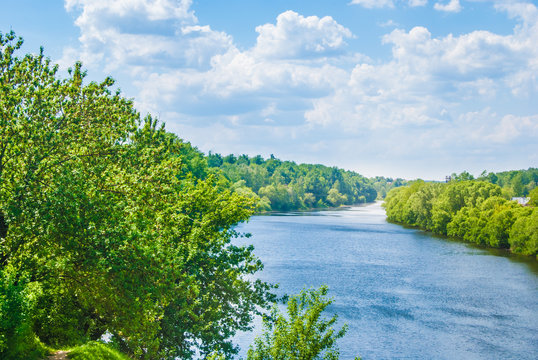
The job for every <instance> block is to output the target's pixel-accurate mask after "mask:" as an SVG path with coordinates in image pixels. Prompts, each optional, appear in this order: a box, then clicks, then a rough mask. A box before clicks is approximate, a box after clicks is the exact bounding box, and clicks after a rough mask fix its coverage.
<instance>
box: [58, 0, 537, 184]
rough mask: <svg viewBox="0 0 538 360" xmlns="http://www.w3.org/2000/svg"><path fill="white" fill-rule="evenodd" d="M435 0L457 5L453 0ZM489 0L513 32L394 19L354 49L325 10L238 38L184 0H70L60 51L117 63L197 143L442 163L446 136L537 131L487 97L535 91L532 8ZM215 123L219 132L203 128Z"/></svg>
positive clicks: (511, 146)
mask: <svg viewBox="0 0 538 360" xmlns="http://www.w3.org/2000/svg"><path fill="white" fill-rule="evenodd" d="M351 3H352V4H358V5H361V6H365V7H374V6H378V7H381V6H383V7H390V6H394V5H395V4H396V3H397V2H395V1H375V2H373V1H367V0H364V1H363V0H354V1H352V2H351ZM401 3H403V4H406V5H408V6H410V7H413V6H423V5H425V4H426V3H427V1H423V0H409V1H405V2H404V1H402V2H401ZM435 6H436V8H439V7H444V11H448V10H447V9H448V8H454V9H455V8H457V7H459V8H460V9H461V6H460V5H459V2H458V1H450V2H448V3H446V4H445V5H441V4H440V3H437V4H435ZM494 6H495V8H496V9H498V10H499V11H502V12H505V13H506V14H508V15H509V16H510V17H513V18H514V19H515V21H516V22H517V26H516V27H515V28H514V31H513V33H511V34H508V35H499V34H496V33H494V32H491V31H472V32H469V33H466V34H461V35H457V36H456V35H452V34H449V35H446V36H434V35H433V34H432V33H431V32H430V31H429V30H428V29H427V28H425V27H421V26H416V27H413V28H411V29H408V30H404V29H401V28H397V29H394V30H392V31H390V32H389V33H387V34H386V35H385V36H383V38H382V42H383V44H385V46H388V47H390V49H391V50H392V56H391V57H390V59H389V60H386V61H381V60H377V61H376V60H371V59H368V58H367V57H365V56H362V55H360V54H354V53H350V52H349V49H348V46H347V44H346V40H348V39H350V38H352V37H353V36H354V35H353V34H352V33H351V31H350V30H349V29H347V28H346V27H344V26H343V25H341V24H339V23H338V22H337V21H336V20H335V19H334V18H332V17H330V16H325V17H317V16H304V15H301V14H299V13H296V12H293V11H286V12H283V13H281V14H280V15H278V16H277V17H276V19H275V21H274V22H273V23H268V24H262V25H260V26H258V27H257V28H256V29H255V31H256V32H257V33H258V36H257V39H256V43H255V44H254V45H253V46H252V47H251V48H247V49H240V48H238V47H237V46H236V45H235V44H234V40H233V38H232V37H231V36H230V35H228V34H226V33H224V32H219V31H215V30H213V29H212V28H211V27H210V26H209V25H206V24H199V22H198V19H197V18H196V16H195V14H194V12H193V11H192V9H191V1H187V0H183V1H179V0H177V1H173V0H133V1H123V0H116V1H105V0H94V1H90V0H66V8H68V9H70V11H73V12H76V11H78V12H79V15H78V17H77V20H76V24H77V26H79V28H80V31H81V36H80V48H70V49H66V51H65V54H64V60H65V59H71V58H73V59H74V58H75V57H76V58H80V57H81V56H82V58H83V60H85V62H86V64H87V65H88V66H94V67H95V68H102V67H106V69H110V70H111V71H114V74H120V76H121V75H122V74H124V75H125V76H126V77H128V78H129V79H130V81H132V83H133V84H134V87H135V91H133V95H135V99H136V101H137V107H138V108H139V109H140V110H142V111H150V112H152V113H155V114H160V115H161V116H162V117H163V118H164V119H165V120H167V122H168V124H169V128H170V129H172V130H176V131H179V132H188V136H187V137H188V138H189V140H191V141H192V142H193V143H195V144H198V145H199V146H200V147H201V148H202V149H203V150H206V151H207V150H216V151H236V152H242V153H243V152H249V151H251V152H252V153H256V152H263V151H265V150H267V152H268V153H271V152H274V149H275V148H279V149H288V150H289V151H297V152H298V153H297V154H298V155H297V156H298V157H297V158H295V157H294V156H292V157H294V158H295V159H296V160H299V161H315V162H318V161H317V160H316V159H315V158H313V159H309V158H308V157H307V156H306V155H305V156H304V157H301V155H300V154H301V151H302V152H303V153H304V151H306V150H305V149H310V150H309V151H312V152H313V153H312V156H313V157H322V156H324V155H323V154H324V153H327V154H328V155H327V156H338V155H334V154H333V155H331V154H330V152H335V151H338V152H342V153H344V152H349V153H360V154H361V159H360V160H361V161H365V162H366V161H371V162H372V164H370V165H371V166H374V165H375V164H374V163H375V161H379V160H380V159H381V158H385V159H390V158H394V159H403V157H404V156H408V157H412V156H416V154H424V153H427V154H431V156H432V157H435V156H436V157H437V158H435V159H434V158H432V160H431V161H432V162H435V163H438V162H439V157H442V156H445V155H446V154H447V153H448V152H450V151H453V150H452V149H454V148H455V147H459V148H461V149H466V150H468V151H470V152H473V151H474V152H476V153H477V154H478V153H481V154H483V153H488V154H489V153H491V154H493V153H495V152H496V151H497V152H498V151H499V147H500V146H501V147H502V146H504V147H503V148H502V149H503V150H502V151H503V152H505V153H509V152H510V151H520V150H521V149H522V148H521V146H524V145H521V144H529V143H531V142H532V141H534V144H535V140H532V139H535V138H536V136H538V125H537V124H538V118H537V117H536V115H529V116H524V115H516V114H517V113H518V108H517V106H516V105H508V106H505V107H504V108H503V107H501V106H498V107H497V106H496V103H499V102H505V103H506V102H514V103H515V102H517V101H524V100H521V99H533V98H535V97H536V95H538V60H537V59H538V48H536V46H535V44H536V43H538V10H537V8H536V6H534V5H532V4H529V3H526V4H523V3H516V2H509V3H505V2H498V3H495V5H494ZM438 10H441V9H438ZM387 25H389V26H392V27H399V25H398V24H395V23H388V24H387ZM253 31H254V29H253ZM387 31H389V30H387ZM357 35H359V36H360V35H361V34H357ZM92 64H93V65H92ZM132 79H135V80H132ZM528 101H530V100H527V102H528ZM492 104H493V105H492ZM519 114H522V113H521V112H519ZM214 131H216V132H217V133H218V134H226V138H223V137H222V136H208V135H207V134H208V133H210V132H211V133H213V132H214ZM268 138H269V139H270V140H269V141H267V143H266V144H265V145H264V141H266V139H268ZM239 142H241V146H242V147H241V148H239V147H238V146H239V145H238V143H239ZM243 146H244V147H243ZM219 147H220V148H219ZM271 148H272V149H271ZM222 149H226V150H222ZM518 149H519V150H518ZM461 151H463V150H461ZM277 155H278V154H277ZM281 156H282V155H281ZM446 156H448V155H446ZM458 156H459V157H457V156H456V158H458V159H462V158H467V157H469V156H470V155H469V154H468V153H461V154H459V155H458ZM400 157H401V158H400ZM370 158H371V159H373V160H369V159H370ZM479 158H480V156H479V155H477V158H476V159H477V162H478V161H479ZM408 159H409V158H408ZM350 161H351V160H350ZM356 161H357V160H356ZM492 161H494V158H493V160H492ZM402 163H403V162H402ZM333 164H334V162H333ZM338 165H340V166H346V167H348V168H353V166H352V164H351V163H350V162H348V163H345V162H341V163H339V164H338ZM395 166H396V165H395ZM445 166H446V165H445ZM514 166H515V165H514ZM358 170H360V169H358ZM372 175H373V174H372Z"/></svg>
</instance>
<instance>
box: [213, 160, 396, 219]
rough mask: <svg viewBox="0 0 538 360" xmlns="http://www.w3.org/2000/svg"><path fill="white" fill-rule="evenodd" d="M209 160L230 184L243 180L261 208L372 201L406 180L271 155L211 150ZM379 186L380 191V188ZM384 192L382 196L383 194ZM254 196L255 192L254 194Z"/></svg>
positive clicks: (335, 204) (278, 208) (282, 208)
mask: <svg viewBox="0 0 538 360" xmlns="http://www.w3.org/2000/svg"><path fill="white" fill-rule="evenodd" d="M207 162H208V164H209V165H210V167H211V168H212V169H214V170H217V169H218V170H220V171H221V172H222V174H223V175H224V176H225V177H226V178H227V179H228V180H229V182H230V183H232V184H234V186H236V185H235V184H238V182H241V184H242V186H241V187H240V189H241V190H240V191H243V192H244V191H245V190H243V188H248V189H250V190H251V191H252V193H253V194H254V195H256V196H251V197H252V198H253V199H255V200H256V201H258V202H259V204H258V210H259V211H264V210H276V211H289V210H298V209H311V208H324V207H329V206H331V207H338V206H340V205H351V204H358V203H365V202H372V201H374V200H376V198H378V195H379V196H384V194H385V193H386V192H387V191H388V190H389V189H391V188H393V187H397V186H401V185H403V184H404V181H403V180H401V179H397V180H393V179H387V178H383V177H377V178H375V179H367V178H365V177H363V176H361V175H359V174H357V173H355V172H353V171H345V170H342V169H338V168H336V167H327V166H324V165H310V164H296V163H294V162H291V161H282V160H280V159H277V158H275V157H274V156H271V157H270V158H269V159H267V160H265V159H263V157H261V156H260V155H257V156H254V157H248V156H247V155H244V154H243V155H239V156H235V155H227V156H224V157H223V156H221V155H220V154H215V153H211V152H210V153H209V154H208V156H207ZM378 189H379V190H378ZM381 192H382V194H383V195H380V194H381ZM251 195H252V194H251Z"/></svg>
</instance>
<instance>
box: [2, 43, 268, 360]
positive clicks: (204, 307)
mask: <svg viewBox="0 0 538 360" xmlns="http://www.w3.org/2000/svg"><path fill="white" fill-rule="evenodd" d="M21 44H22V40H20V39H17V38H16V37H15V35H14V34H13V33H9V34H7V35H2V34H0V50H1V51H0V84H1V85H0V184H1V186H0V225H1V226H0V228H1V229H0V230H1V234H0V237H1V238H2V241H1V242H0V266H1V270H2V271H3V272H5V269H8V268H12V269H14V272H13V275H10V276H12V277H10V279H14V280H10V281H11V283H13V284H18V283H23V279H25V276H27V277H28V281H29V283H31V284H37V285H38V286H37V285H36V286H35V287H33V286H32V287H30V288H28V289H34V290H35V289H37V288H39V293H38V292H37V290H36V291H34V292H33V294H32V295H31V296H30V298H32V299H33V298H34V297H35V303H36V304H37V305H36V306H35V307H27V309H33V310H32V311H33V314H32V316H25V317H24V319H23V321H22V320H21V321H22V323H24V324H26V323H27V320H28V319H31V322H32V324H31V328H32V329H33V331H34V332H35V334H36V335H38V336H39V337H40V339H41V340H43V341H44V342H45V343H48V344H58V345H60V344H63V345H71V344H73V343H80V342H84V341H87V340H89V339H96V338H99V337H100V336H101V335H102V334H103V333H104V332H105V331H108V332H110V333H111V334H112V336H113V339H114V341H115V343H116V344H117V346H119V347H120V348H121V349H122V350H123V351H124V352H126V353H128V354H130V355H131V356H134V357H138V358H145V359H153V358H175V357H178V356H179V357H182V358H190V357H192V355H193V354H194V352H195V348H198V350H199V351H200V353H201V354H202V355H204V354H209V353H210V352H212V351H214V350H215V349H217V350H221V351H222V352H223V353H224V354H226V355H227V356H230V355H231V354H233V353H235V352H236V349H235V348H234V346H233V345H232V344H231V340H230V338H231V337H232V336H233V335H234V333H235V332H236V331H237V330H247V329H249V328H250V320H251V319H252V316H253V315H254V314H256V313H259V312H260V311H261V310H263V309H264V308H266V307H267V306H268V304H269V301H270V300H272V299H273V296H272V295H271V294H270V292H269V290H270V286H269V285H268V284H266V283H263V282H260V281H255V280H250V279H252V277H249V276H250V275H252V274H253V273H255V272H256V271H258V270H260V269H261V268H262V264H261V262H260V261H259V260H258V259H256V258H255V257H254V255H253V254H252V250H253V249H252V247H237V246H234V245H232V244H231V239H232V238H234V237H236V236H239V235H240V234H238V233H236V232H235V230H234V226H235V225H236V224H237V223H238V222H241V221H244V220H246V219H248V217H249V216H250V215H251V214H252V212H253V206H254V203H253V201H252V200H251V199H249V198H247V197H244V196H241V195H239V194H237V193H232V192H230V191H229V190H226V189H223V188H222V186H220V185H219V184H220V180H219V179H218V176H216V175H209V174H210V172H209V171H208V169H207V162H206V160H205V159H204V158H203V157H202V156H201V155H200V153H199V152H198V151H197V150H196V149H195V148H193V147H192V146H190V144H187V143H185V142H183V141H181V140H180V139H179V138H177V137H176V136H175V135H172V134H169V133H167V132H166V131H165V129H164V126H159V125H158V122H157V121H156V120H155V119H153V118H151V117H147V118H146V119H144V120H141V119H140V116H139V114H138V112H137V111H136V110H135V109H134V107H133V103H132V101H131V100H129V99H125V98H123V97H122V96H121V94H120V93H119V91H115V92H114V91H112V90H111V88H112V86H113V84H114V82H113V80H112V79H110V78H107V79H105V80H104V81H103V82H101V83H94V82H92V83H89V84H87V85H86V84H84V78H85V72H84V71H82V67H81V65H80V64H78V63H77V64H76V65H75V66H74V68H73V69H71V70H70V72H69V77H68V78H66V79H59V78H58V77H57V74H56V73H57V68H56V67H55V66H52V65H51V64H50V61H49V60H48V59H46V58H45V57H44V55H43V51H41V52H40V53H39V54H38V55H26V56H24V57H23V58H18V57H16V56H15V55H14V54H15V52H16V51H17V50H18V49H19V48H20V46H21ZM25 289H26V288H24V289H22V290H20V291H19V293H21V292H24V291H26V290H25ZM32 291H33V290H32ZM13 294H15V293H13ZM25 296H26V295H25ZM25 298H28V297H25ZM6 301H8V300H4V298H3V297H2V298H0V302H1V303H0V307H2V308H5V306H6V304H8V305H9V304H10V303H9V302H6ZM9 306H11V305H9ZM51 325H52V326H53V331H51Z"/></svg>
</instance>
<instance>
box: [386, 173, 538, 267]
mask: <svg viewBox="0 0 538 360" xmlns="http://www.w3.org/2000/svg"><path fill="white" fill-rule="evenodd" d="M537 182H538V171H537V169H534V168H531V169H528V170H519V171H509V172H502V173H497V174H494V173H489V174H486V173H485V172H484V173H483V175H482V176H481V177H479V178H478V179H476V180H474V179H473V178H472V176H471V175H469V173H467V172H464V173H462V174H459V175H455V174H453V176H452V180H451V181H449V182H448V183H434V182H424V181H422V180H417V181H414V182H412V183H411V184H409V185H408V186H405V187H400V188H396V189H393V190H391V191H390V192H389V194H388V195H387V197H386V199H385V203H384V204H383V206H384V207H385V209H386V212H387V217H388V219H389V220H390V221H393V222H396V223H400V224H405V225H409V226H415V227H419V228H421V229H424V230H428V231H431V232H433V233H434V234H439V235H445V236H449V237H451V238H456V239H461V240H463V241H466V242H470V243H474V244H478V245H482V246H486V247H492V248H501V249H509V250H510V251H512V252H513V253H517V254H523V255H528V256H532V257H535V258H537V257H538V209H537V207H536V206H537V205H538V188H537V187H536V184H537ZM500 185H502V186H503V187H501V186H500ZM513 195H516V196H517V195H520V196H523V195H528V196H529V197H530V201H529V203H528V205H527V206H522V205H520V204H518V203H517V202H516V201H512V200H511V197H512V196H513Z"/></svg>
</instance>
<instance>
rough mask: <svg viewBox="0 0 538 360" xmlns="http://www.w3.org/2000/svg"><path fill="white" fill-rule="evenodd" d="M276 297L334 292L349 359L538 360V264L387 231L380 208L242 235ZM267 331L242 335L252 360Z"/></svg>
mask: <svg viewBox="0 0 538 360" xmlns="http://www.w3.org/2000/svg"><path fill="white" fill-rule="evenodd" d="M239 230H240V231H242V232H249V233H251V234H252V237H251V238H248V239H246V238H244V239H241V240H240V241H239V242H240V243H245V244H247V243H252V244H254V246H255V254H256V255H257V256H258V257H259V258H260V259H261V260H262V262H263V263H264V265H265V269H264V270H263V271H262V272H261V273H260V274H259V275H258V277H259V278H261V279H263V280H265V281H269V282H272V283H278V284H280V288H279V289H278V291H277V293H279V294H284V293H286V294H295V293H298V292H299V291H300V290H301V289H303V288H304V287H319V286H320V285H322V284H326V285H328V286H329V294H330V296H332V297H334V303H333V305H331V306H330V308H329V309H328V313H327V314H328V315H330V314H332V313H337V314H338V316H339V322H340V324H342V323H347V324H348V326H349V330H348V333H347V334H346V336H345V337H344V338H342V339H340V340H339V342H338V344H339V347H340V353H341V357H340V358H341V359H343V360H345V359H353V358H354V357H355V356H356V355H359V356H361V357H362V358H363V359H501V358H502V359H537V358H538V266H537V263H536V261H532V260H528V259H526V258H521V257H515V256H509V255H508V254H505V253H503V252H500V251H496V252H495V251H492V250H485V249H479V248H476V247H472V246H471V245H467V244H463V243H460V242H456V241H451V240H447V239H443V238H439V237H434V236H431V235H429V234H427V233H425V232H422V231H420V230H415V229H407V228H404V227H402V226H399V225H395V224H390V223H388V222H387V221H386V216H385V212H384V210H383V209H382V208H381V206H380V204H379V203H376V204H372V205H366V206H359V207H352V208H348V209H343V210H336V211H317V212H307V213H304V212H303V213H286V214H273V215H270V216H255V217H253V218H252V219H251V220H250V221H249V222H248V223H246V224H242V225H241V226H240V227H239ZM260 331H261V326H260V321H259V319H258V320H257V321H256V329H255V331H254V332H253V333H244V334H239V335H238V336H237V337H236V342H237V343H238V344H239V345H240V346H241V348H242V351H241V353H240V356H241V357H245V355H246V350H247V349H248V345H249V344H250V343H251V342H252V339H253V337H254V335H255V334H259V332H260Z"/></svg>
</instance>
